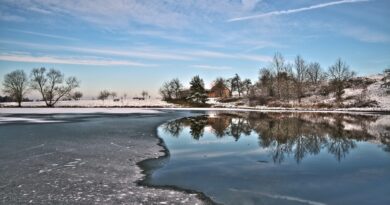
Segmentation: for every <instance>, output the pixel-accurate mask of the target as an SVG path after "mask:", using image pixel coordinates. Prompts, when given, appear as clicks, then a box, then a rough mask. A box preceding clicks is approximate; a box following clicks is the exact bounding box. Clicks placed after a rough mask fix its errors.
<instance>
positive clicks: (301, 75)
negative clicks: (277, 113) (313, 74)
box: [294, 55, 307, 103]
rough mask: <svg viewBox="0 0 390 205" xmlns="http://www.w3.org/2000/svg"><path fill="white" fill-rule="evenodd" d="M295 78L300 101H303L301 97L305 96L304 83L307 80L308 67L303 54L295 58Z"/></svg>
mask: <svg viewBox="0 0 390 205" xmlns="http://www.w3.org/2000/svg"><path fill="white" fill-rule="evenodd" d="M294 68H295V78H294V80H295V81H294V82H295V85H296V90H297V98H298V102H299V103H301V99H302V97H303V96H304V84H305V81H306V74H307V67H306V64H305V61H304V60H303V58H302V57H301V56H299V55H298V56H297V57H296V58H295V66H294Z"/></svg>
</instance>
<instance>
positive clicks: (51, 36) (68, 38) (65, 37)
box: [7, 29, 79, 41]
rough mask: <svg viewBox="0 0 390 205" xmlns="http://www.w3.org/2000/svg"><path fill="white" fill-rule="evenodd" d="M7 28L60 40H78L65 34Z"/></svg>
mask: <svg viewBox="0 0 390 205" xmlns="http://www.w3.org/2000/svg"><path fill="white" fill-rule="evenodd" d="M7 30H8V31H14V32H19V33H25V34H31V35H35V36H42V37H48V38H55V39H62V40H70V41H76V40H79V39H77V38H71V37H67V36H60V35H53V34H47V33H39V32H33V31H24V30H17V29H7Z"/></svg>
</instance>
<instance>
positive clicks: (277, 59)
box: [272, 53, 286, 98]
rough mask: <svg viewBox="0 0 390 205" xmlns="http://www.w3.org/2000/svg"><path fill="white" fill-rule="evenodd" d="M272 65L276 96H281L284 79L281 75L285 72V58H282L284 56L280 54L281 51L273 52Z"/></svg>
mask: <svg viewBox="0 0 390 205" xmlns="http://www.w3.org/2000/svg"><path fill="white" fill-rule="evenodd" d="M272 67H273V69H274V70H275V71H276V92H277V96H278V97H279V98H281V97H282V95H281V88H282V84H283V82H284V81H285V79H284V78H283V77H284V76H285V75H283V73H285V72H286V71H285V70H286V65H285V60H284V57H283V56H282V54H281V53H275V55H274V58H273V61H272Z"/></svg>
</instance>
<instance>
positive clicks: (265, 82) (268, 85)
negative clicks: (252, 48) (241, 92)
mask: <svg viewBox="0 0 390 205" xmlns="http://www.w3.org/2000/svg"><path fill="white" fill-rule="evenodd" d="M259 74H260V75H259V82H260V84H259V85H260V87H262V88H263V90H264V91H265V92H266V95H268V96H271V97H272V96H274V94H275V92H274V87H273V84H274V74H273V73H272V70H271V69H270V68H262V69H260V72H259Z"/></svg>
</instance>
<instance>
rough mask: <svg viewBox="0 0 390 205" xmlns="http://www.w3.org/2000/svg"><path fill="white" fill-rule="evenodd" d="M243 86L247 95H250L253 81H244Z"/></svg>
mask: <svg viewBox="0 0 390 205" xmlns="http://www.w3.org/2000/svg"><path fill="white" fill-rule="evenodd" d="M241 84H242V87H243V90H245V92H246V95H248V94H249V91H250V89H251V87H252V81H251V79H244V80H243V81H242V83H241Z"/></svg>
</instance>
